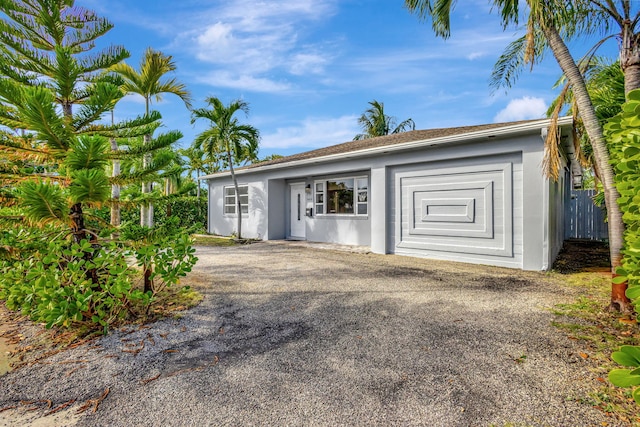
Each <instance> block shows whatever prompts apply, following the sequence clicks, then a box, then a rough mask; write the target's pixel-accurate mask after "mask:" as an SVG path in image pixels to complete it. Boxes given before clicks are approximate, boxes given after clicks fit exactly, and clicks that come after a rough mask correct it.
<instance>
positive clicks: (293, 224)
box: [289, 183, 307, 240]
mask: <svg viewBox="0 0 640 427" xmlns="http://www.w3.org/2000/svg"><path fill="white" fill-rule="evenodd" d="M304 187H305V186H304V183H302V184H291V199H290V206H291V207H290V209H289V211H290V212H291V217H290V218H291V219H290V220H289V224H290V228H289V230H290V231H289V237H290V238H292V239H301V240H304V239H305V237H306V220H305V212H306V210H305V207H306V204H307V203H306V200H305V191H304Z"/></svg>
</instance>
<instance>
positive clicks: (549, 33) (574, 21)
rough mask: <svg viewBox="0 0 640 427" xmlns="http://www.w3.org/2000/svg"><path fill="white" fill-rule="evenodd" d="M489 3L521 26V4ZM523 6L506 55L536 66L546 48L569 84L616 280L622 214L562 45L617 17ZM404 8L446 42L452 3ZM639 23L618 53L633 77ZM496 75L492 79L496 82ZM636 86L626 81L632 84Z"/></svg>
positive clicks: (602, 146) (622, 304) (625, 305)
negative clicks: (523, 29)
mask: <svg viewBox="0 0 640 427" xmlns="http://www.w3.org/2000/svg"><path fill="white" fill-rule="evenodd" d="M492 3H493V5H494V6H495V7H496V8H497V9H498V10H499V12H500V15H501V18H502V25H503V27H504V28H506V27H507V26H509V25H511V24H517V23H518V22H519V19H520V16H519V5H520V4H519V2H517V1H511V0H495V1H493V2H492ZM526 3H527V6H528V7H529V13H528V15H527V33H526V35H525V36H523V37H522V38H521V39H519V40H518V41H517V42H518V45H517V46H516V45H513V44H512V45H510V46H509V47H508V48H507V51H506V53H505V54H506V55H511V56H513V57H514V58H515V59H514V63H515V64H520V65H522V64H532V65H533V64H534V63H535V62H537V61H539V59H540V57H541V55H542V53H543V51H544V50H545V49H547V48H548V49H549V50H551V52H552V53H553V56H554V57H555V59H556V62H557V63H558V65H559V66H560V68H561V69H562V72H563V73H564V75H565V76H566V78H567V80H568V81H569V83H570V84H571V87H572V91H573V96H574V98H575V105H576V106H577V109H578V111H579V114H580V117H581V118H582V122H583V124H584V129H585V132H586V134H587V136H588V138H589V140H590V141H591V146H592V147H593V154H594V160H595V162H594V167H595V170H596V173H597V174H598V175H599V177H600V180H601V182H602V186H603V190H604V196H605V197H604V198H605V205H606V208H607V216H608V220H609V221H608V227H609V251H610V256H611V266H612V274H615V270H616V268H618V267H619V266H620V262H621V259H622V253H621V250H622V247H623V233H624V223H623V221H622V213H621V211H620V207H619V206H618V204H617V199H618V197H619V193H618V191H617V189H616V187H615V181H614V173H613V168H612V166H611V164H610V161H609V160H610V158H609V152H608V151H607V147H606V142H605V139H604V134H603V130H602V126H601V124H600V122H599V121H598V117H597V114H596V112H595V108H594V107H593V103H592V102H591V97H590V96H589V92H588V90H587V86H586V83H585V80H584V78H583V75H582V73H581V70H580V68H579V66H578V64H577V63H576V61H575V59H574V58H573V57H572V56H571V52H570V51H569V49H568V47H567V45H566V43H565V39H571V38H574V37H578V36H579V35H581V34H583V32H584V31H590V30H593V28H594V27H595V26H596V24H600V25H601V26H606V25H607V24H608V17H612V16H614V15H616V11H614V10H613V9H615V5H614V2H613V1H606V2H600V1H597V0H574V1H565V0H527V2H526ZM605 4H606V6H605ZM620 4H621V7H622V10H623V13H622V14H618V15H619V17H630V15H629V14H630V1H629V0H622V1H621V2H620ZM405 6H406V7H407V8H408V9H409V11H411V12H413V13H416V14H417V15H418V16H420V17H421V18H431V20H432V27H433V29H434V31H435V32H436V34H437V35H439V36H441V37H445V38H446V37H448V36H449V35H450V14H451V10H452V8H453V2H451V1H450V0H434V1H431V0H405ZM598 12H600V13H598ZM603 13H604V14H605V15H603ZM603 16H604V17H603ZM614 20H616V22H618V21H617V18H616V17H614ZM637 21H638V17H637V15H636V17H632V19H631V20H630V21H629V23H626V21H625V20H624V19H622V21H621V22H620V24H621V25H622V26H623V29H624V32H623V34H622V39H623V44H622V46H621V48H622V50H625V56H626V57H628V58H629V60H628V61H627V62H628V66H627V69H628V70H629V72H632V73H633V72H635V71H634V70H635V65H634V64H633V61H632V60H631V58H633V56H634V54H635V55H637V54H638V46H637V45H634V43H635V42H634V41H633V40H631V38H632V37H630V36H629V32H631V34H634V29H635V27H636V25H637ZM563 37H564V38H563ZM514 43H516V42H514ZM503 56H504V55H503ZM504 59H505V58H501V60H499V61H498V64H497V66H498V69H499V72H500V70H502V71H504V70H506V73H505V78H506V79H507V80H506V81H507V83H509V82H510V80H509V79H513V78H514V77H513V73H510V72H509V70H511V71H513V68H510V67H509V66H508V65H507V64H509V62H508V61H505V60H504ZM639 65H640V63H639ZM623 69H624V68H623ZM495 75H496V74H495V73H494V77H495ZM634 80H635V79H631V78H630V84H631V82H632V81H634ZM511 81H512V80H511ZM555 129H556V127H555V126H553V127H552V129H551V131H550V132H549V133H548V135H549V136H548V138H550V139H549V140H550V141H551V140H552V139H553V138H554V137H556V136H557V135H556V134H557V132H555ZM625 290H626V287H624V286H619V285H616V284H613V283H612V291H611V307H612V308H616V309H618V310H621V311H630V310H631V305H630V303H629V300H628V299H627V297H626V296H625V294H624V292H625Z"/></svg>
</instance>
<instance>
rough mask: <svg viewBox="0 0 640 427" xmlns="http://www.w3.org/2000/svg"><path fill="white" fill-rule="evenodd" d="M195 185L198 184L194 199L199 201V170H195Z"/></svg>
mask: <svg viewBox="0 0 640 427" xmlns="http://www.w3.org/2000/svg"><path fill="white" fill-rule="evenodd" d="M196 184H198V185H197V187H196V197H197V198H198V199H200V169H196ZM198 206H200V205H198ZM198 213H199V212H198Z"/></svg>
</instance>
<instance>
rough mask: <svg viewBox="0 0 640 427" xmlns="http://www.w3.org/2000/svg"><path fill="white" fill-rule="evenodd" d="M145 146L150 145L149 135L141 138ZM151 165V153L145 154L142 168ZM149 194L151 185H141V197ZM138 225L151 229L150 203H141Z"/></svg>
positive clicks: (151, 208) (151, 207)
mask: <svg viewBox="0 0 640 427" xmlns="http://www.w3.org/2000/svg"><path fill="white" fill-rule="evenodd" d="M143 142H144V145H145V146H148V145H149V144H151V135H150V134H145V135H144V137H143ZM150 165H151V153H145V154H144V156H143V157H142V168H143V169H147V168H148V167H149V166H150ZM149 193H151V183H150V182H143V183H142V195H143V196H144V195H146V194H149ZM140 225H141V226H142V227H153V204H152V203H151V202H148V203H146V202H145V203H143V205H142V206H140Z"/></svg>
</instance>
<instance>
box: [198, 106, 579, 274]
mask: <svg viewBox="0 0 640 427" xmlns="http://www.w3.org/2000/svg"><path fill="white" fill-rule="evenodd" d="M549 125H550V121H549V120H546V119H545V120H529V121H521V122H511V123H494V124H487V125H479V126H466V127H456V128H448V129H431V130H416V131H411V132H405V133H399V134H394V135H389V136H384V137H378V138H371V139H366V140H359V141H350V142H346V143H343V144H338V145H332V146H329V147H326V148H321V149H318V150H314V151H309V152H305V153H301V154H296V155H292V156H288V157H284V158H281V159H276V160H272V161H267V162H262V163H257V164H254V165H250V166H247V167H244V168H239V169H237V170H236V175H237V178H238V183H239V185H240V191H239V193H240V199H241V204H242V209H241V210H242V212H241V213H240V214H241V215H242V216H243V220H242V231H243V233H242V234H243V237H251V238H259V239H265V240H274V239H300V240H308V241H313V242H332V243H341V244H347V245H363V246H369V247H370V248H371V251H372V252H374V253H380V254H389V253H390V254H400V255H409V256H419V257H426V258H434V259H443V260H454V261H462V262H469V263H478V264H488V265H496V266H504V267H512V268H518V269H524V270H546V269H549V268H550V267H551V265H552V262H553V260H554V259H555V257H556V255H557V254H558V252H559V250H560V249H561V247H562V243H563V236H564V233H563V224H564V208H563V207H564V203H565V202H566V201H567V200H568V197H570V190H571V186H572V185H573V184H574V183H577V182H580V181H581V171H582V169H581V168H580V165H579V164H578V162H577V161H576V159H575V156H574V152H573V141H572V126H573V123H572V120H571V118H569V117H566V118H561V119H560V121H559V122H558V126H559V129H560V132H561V134H562V140H563V144H562V145H563V149H562V150H561V152H562V159H561V160H562V164H563V167H564V171H563V173H561V176H560V179H559V180H558V181H557V182H554V181H551V180H549V179H547V178H545V176H544V173H543V171H542V159H543V152H544V148H543V146H544V144H543V143H544V137H545V135H546V133H547V129H548V127H549ZM202 179H205V180H206V181H207V183H208V188H209V209H208V223H209V226H208V227H209V230H208V231H209V233H212V234H219V235H231V234H233V233H234V231H235V229H236V222H237V217H236V215H238V213H237V212H236V199H235V190H234V188H233V183H232V180H231V176H230V173H229V172H228V171H224V172H219V173H215V174H212V175H207V176H205V177H202Z"/></svg>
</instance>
